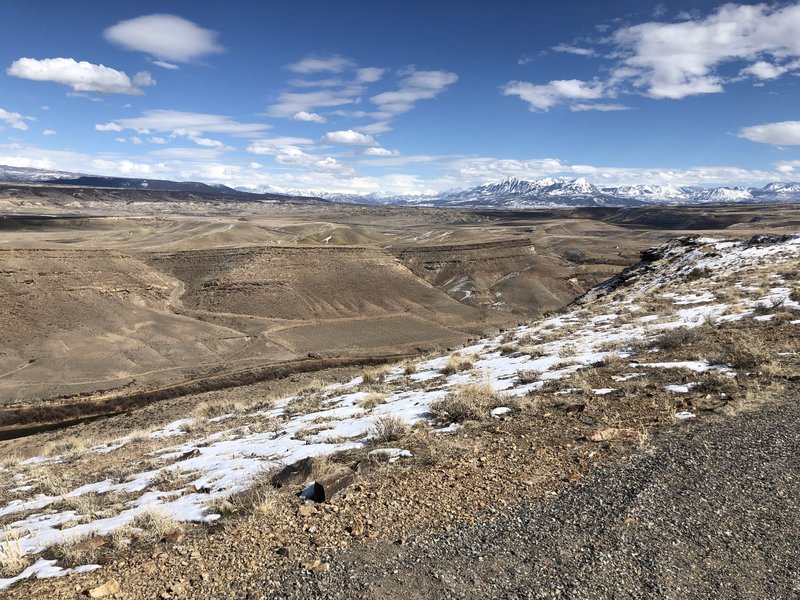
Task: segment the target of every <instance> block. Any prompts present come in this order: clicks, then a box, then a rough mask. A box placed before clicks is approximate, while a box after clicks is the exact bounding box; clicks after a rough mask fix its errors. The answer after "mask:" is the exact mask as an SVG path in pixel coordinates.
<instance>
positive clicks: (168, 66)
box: [153, 60, 180, 71]
mask: <svg viewBox="0 0 800 600" xmlns="http://www.w3.org/2000/svg"><path fill="white" fill-rule="evenodd" d="M153 64H154V65H156V66H157V67H161V68H162V69H169V70H170V71H175V70H177V69H180V67H179V66H178V65H176V64H173V63H171V62H167V61H165V60H154V61H153Z"/></svg>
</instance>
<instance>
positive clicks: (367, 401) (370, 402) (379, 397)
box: [358, 392, 386, 410]
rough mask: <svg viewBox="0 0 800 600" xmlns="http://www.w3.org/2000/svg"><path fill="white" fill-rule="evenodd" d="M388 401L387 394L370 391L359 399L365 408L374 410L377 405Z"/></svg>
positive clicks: (360, 404)
mask: <svg viewBox="0 0 800 600" xmlns="http://www.w3.org/2000/svg"><path fill="white" fill-rule="evenodd" d="M384 402H386V394H381V393H379V392H370V393H369V394H367V395H366V396H364V397H363V398H362V399H361V400H360V401H359V403H358V404H359V406H361V408H363V409H364V410H372V409H373V408H375V407H376V406H378V405H380V404H383V403H384Z"/></svg>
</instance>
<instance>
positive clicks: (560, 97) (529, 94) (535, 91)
mask: <svg viewBox="0 0 800 600" xmlns="http://www.w3.org/2000/svg"><path fill="white" fill-rule="evenodd" d="M503 95H505V96H518V97H519V98H521V99H522V100H524V101H525V102H527V103H528V106H529V108H530V110H531V111H547V110H550V109H551V108H552V107H553V106H556V105H558V104H560V103H562V102H565V101H569V100H597V99H598V98H602V97H603V95H604V87H603V84H602V83H600V82H597V81H581V80H580V79H557V80H554V81H551V82H550V83H546V84H543V85H536V84H533V83H529V82H527V81H510V82H508V83H507V84H506V85H505V86H503Z"/></svg>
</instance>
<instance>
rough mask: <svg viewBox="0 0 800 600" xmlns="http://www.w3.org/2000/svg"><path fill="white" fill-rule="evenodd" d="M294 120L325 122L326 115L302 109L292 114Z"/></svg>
mask: <svg viewBox="0 0 800 600" xmlns="http://www.w3.org/2000/svg"><path fill="white" fill-rule="evenodd" d="M292 120H293V121H305V122H306V123H325V122H326V121H325V117H323V116H322V115H318V114H317V113H310V112H307V111H305V110H301V111H299V112H296V113H295V114H293V115H292Z"/></svg>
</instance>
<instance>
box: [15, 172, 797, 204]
mask: <svg viewBox="0 0 800 600" xmlns="http://www.w3.org/2000/svg"><path fill="white" fill-rule="evenodd" d="M0 182H2V183H23V184H58V185H74V186H85V187H86V186H88V187H110V188H119V189H149V190H164V191H189V192H206V193H209V192H210V193H216V194H221V195H223V196H241V195H243V194H247V195H251V194H254V195H264V194H266V195H270V196H285V197H297V196H301V197H307V198H321V199H325V200H328V201H332V202H342V203H349V204H374V205H399V206H426V207H442V208H444V207H453V208H496V209H525V208H560V207H592V206H597V207H606V206H643V205H693V204H736V203H765V204H766V203H776V202H780V203H782V202H800V182H771V183H767V184H766V185H764V186H762V187H734V186H719V187H713V188H708V187H701V186H673V185H670V184H666V185H659V184H626V185H620V186H599V185H596V184H594V183H591V182H590V181H589V180H587V179H586V178H585V177H578V178H575V179H569V178H554V177H543V178H539V179H530V180H528V179H521V178H518V177H507V178H505V179H501V180H499V181H495V182H490V183H485V184H481V185H477V186H474V187H471V188H466V189H462V188H453V189H450V190H447V191H444V192H439V193H436V194H393V193H388V192H371V193H368V194H348V193H338V192H327V191H324V190H288V191H287V190H283V189H279V188H275V187H273V186H270V185H260V186H235V187H230V186H227V185H222V184H207V183H201V182H194V181H182V182H179V181H171V180H165V179H149V178H148V179H144V178H129V177H110V176H101V175H87V174H83V173H70V172H67V171H57V170H48V169H34V168H28V167H9V166H3V165H0Z"/></svg>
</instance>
